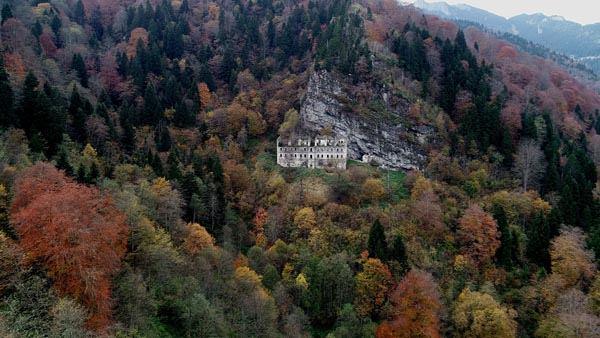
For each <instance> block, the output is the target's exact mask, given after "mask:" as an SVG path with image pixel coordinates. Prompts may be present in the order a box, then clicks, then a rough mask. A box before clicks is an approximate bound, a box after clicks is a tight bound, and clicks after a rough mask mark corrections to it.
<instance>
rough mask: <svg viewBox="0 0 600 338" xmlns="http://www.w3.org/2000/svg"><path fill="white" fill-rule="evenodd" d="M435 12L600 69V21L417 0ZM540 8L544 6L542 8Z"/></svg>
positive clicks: (430, 12) (421, 6) (417, 2)
mask: <svg viewBox="0 0 600 338" xmlns="http://www.w3.org/2000/svg"><path fill="white" fill-rule="evenodd" d="M415 6H417V7H418V8H421V9H422V10H424V11H426V12H427V13H429V14H432V15H439V16H441V17H444V18H448V19H453V20H454V19H458V20H467V21H472V22H476V23H479V24H482V25H484V26H486V27H488V28H490V29H493V30H495V31H499V32H505V33H511V34H514V35H517V36H519V37H521V38H524V39H527V40H529V41H533V42H534V43H537V44H540V45H542V46H545V47H547V48H551V49H553V50H555V51H558V52H560V53H563V54H566V55H568V56H572V57H574V58H575V59H577V60H578V61H580V62H581V63H583V64H585V65H587V66H588V67H589V68H591V69H593V70H594V71H596V72H598V71H600V63H599V61H600V24H599V23H593V24H588V25H582V24H579V23H577V22H573V21H569V20H566V19H565V18H563V17H561V16H559V15H551V16H548V15H544V14H542V13H535V14H520V15H516V16H513V17H511V18H504V17H501V16H499V15H496V14H493V13H490V12H488V11H485V10H482V9H479V8H476V7H472V6H469V5H450V4H448V3H445V2H427V1H423V0H419V1H415ZM540 10H542V9H541V8H540Z"/></svg>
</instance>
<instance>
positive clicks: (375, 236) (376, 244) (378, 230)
mask: <svg viewBox="0 0 600 338" xmlns="http://www.w3.org/2000/svg"><path fill="white" fill-rule="evenodd" d="M387 247H388V246H387V242H386V240H385V232H384V230H383V225H381V222H379V220H378V219H376V220H375V222H374V223H373V226H372V227H371V230H370V231H369V240H368V243H367V248H368V250H369V255H370V256H371V257H374V258H379V259H381V260H387V258H388V255H387Z"/></svg>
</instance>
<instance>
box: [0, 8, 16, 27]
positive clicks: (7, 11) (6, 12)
mask: <svg viewBox="0 0 600 338" xmlns="http://www.w3.org/2000/svg"><path fill="white" fill-rule="evenodd" d="M12 17H13V13H12V9H11V7H10V5H9V4H8V3H5V4H4V6H2V22H0V24H4V22H5V21H6V20H8V19H10V18H12Z"/></svg>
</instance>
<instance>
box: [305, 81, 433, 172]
mask: <svg viewBox="0 0 600 338" xmlns="http://www.w3.org/2000/svg"><path fill="white" fill-rule="evenodd" d="M344 87H345V84H344V82H343V79H337V78H336V77H335V76H334V75H332V74H330V73H328V72H326V71H317V72H314V73H313V75H312V76H311V78H310V81H309V84H308V89H307V93H306V97H305V99H304V103H303V105H302V107H301V110H300V117H301V127H302V128H303V130H304V131H308V132H320V131H321V130H323V129H326V128H330V129H331V130H332V131H333V133H334V134H335V135H340V136H344V137H346V138H347V139H348V158H350V159H355V160H363V159H364V158H365V155H366V156H368V158H369V160H370V161H374V162H376V163H377V164H379V165H380V166H382V167H386V168H391V169H406V170H409V169H420V168H422V166H423V165H424V164H425V160H426V156H425V155H426V152H425V146H426V145H427V143H428V141H429V138H430V137H431V136H432V134H433V129H432V128H431V127H427V126H417V127H409V126H408V124H407V123H403V122H402V120H405V117H406V112H407V111H408V102H406V101H405V100H402V101H401V102H396V101H397V100H395V104H393V105H392V104H390V99H389V98H390V93H388V92H387V91H386V89H385V87H384V88H380V89H373V92H374V93H375V96H376V97H374V98H373V101H374V102H377V103H378V104H379V107H380V108H381V111H378V109H372V110H368V109H367V112H368V114H366V115H365V114H361V113H360V110H357V109H355V108H354V107H353V98H351V97H349V95H348V93H347V92H346V90H344ZM357 111H358V112H357ZM362 111H364V109H363V110H362ZM382 111H383V112H382Z"/></svg>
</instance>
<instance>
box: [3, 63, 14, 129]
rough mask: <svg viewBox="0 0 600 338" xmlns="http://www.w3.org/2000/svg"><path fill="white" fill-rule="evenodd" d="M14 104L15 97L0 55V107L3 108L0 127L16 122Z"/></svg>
mask: <svg viewBox="0 0 600 338" xmlns="http://www.w3.org/2000/svg"><path fill="white" fill-rule="evenodd" d="M14 104H15V97H14V93H13V90H12V87H11V85H10V78H9V75H8V72H7V71H6V68H5V67H4V60H3V59H2V57H0V107H2V109H3V113H2V114H0V127H8V126H10V125H15V124H16V115H15V112H14Z"/></svg>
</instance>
